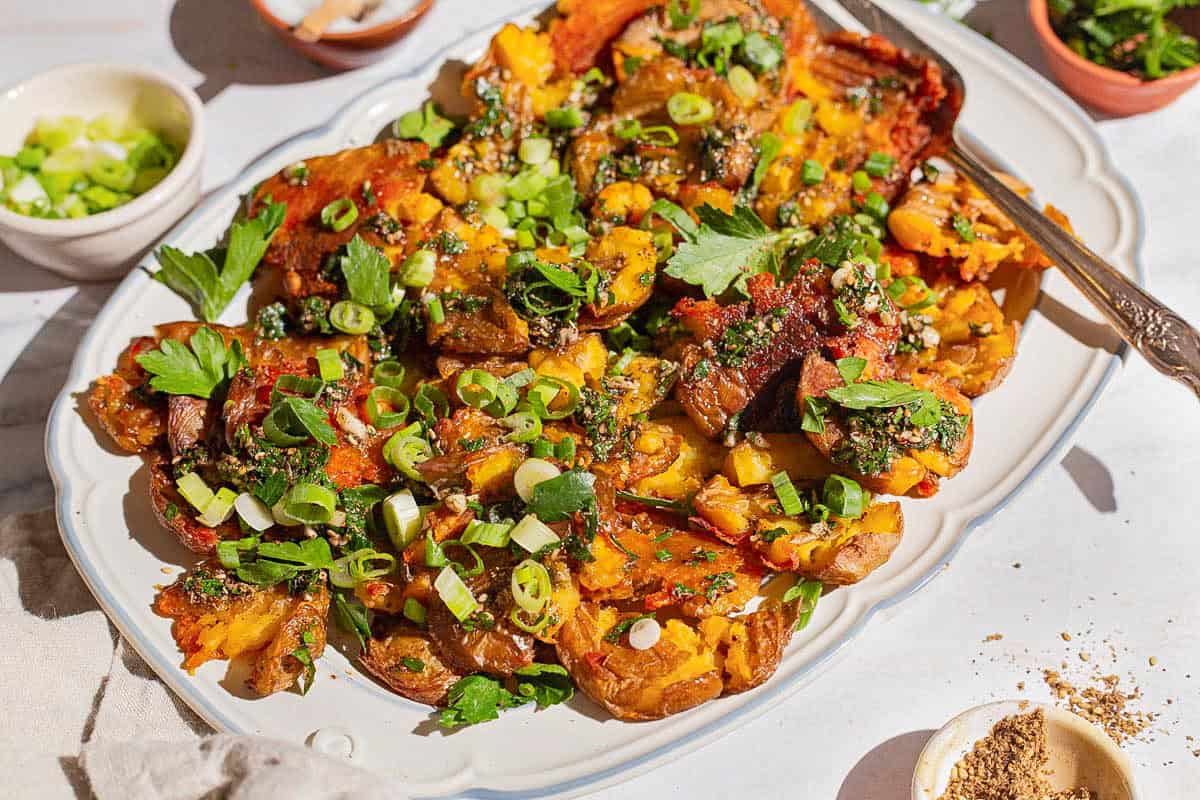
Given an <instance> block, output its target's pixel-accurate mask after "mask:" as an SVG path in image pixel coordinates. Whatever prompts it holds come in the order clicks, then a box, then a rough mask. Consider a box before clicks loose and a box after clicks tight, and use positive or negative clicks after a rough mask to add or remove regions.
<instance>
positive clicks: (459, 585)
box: [433, 566, 479, 622]
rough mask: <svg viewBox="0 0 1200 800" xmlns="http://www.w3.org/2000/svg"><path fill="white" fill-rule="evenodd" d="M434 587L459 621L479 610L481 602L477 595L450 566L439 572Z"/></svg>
mask: <svg viewBox="0 0 1200 800" xmlns="http://www.w3.org/2000/svg"><path fill="white" fill-rule="evenodd" d="M433 588H434V589H435V590H436V591H437V593H438V597H440V598H442V602H443V603H445V604H446V608H448V609H450V613H451V614H453V615H454V618H455V619H457V620H458V621H459V622H462V621H463V620H465V619H467V618H468V617H470V616H471V615H472V614H474V613H475V612H476V611H478V610H479V603H478V602H476V600H475V595H473V594H471V590H470V589H468V588H467V585H466V584H465V583H463V582H462V578H460V577H458V573H457V572H455V571H454V570H453V569H451V568H450V567H448V566H447V567H443V568H442V571H441V572H439V573H438V576H437V578H435V579H434V581H433Z"/></svg>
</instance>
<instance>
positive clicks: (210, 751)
mask: <svg viewBox="0 0 1200 800" xmlns="http://www.w3.org/2000/svg"><path fill="white" fill-rule="evenodd" d="M0 642H3V643H4V647H0V708H2V709H4V711H3V720H4V724H3V725H0V774H2V775H4V776H5V778H4V779H3V780H2V781H0V786H3V790H2V791H0V797H3V799H4V800H20V799H22V798H37V800H58V798H72V797H79V798H89V797H96V798H99V800H110V798H111V799H112V800H202V799H203V800H209V799H210V798H218V797H219V798H231V799H233V800H279V798H288V800H308V798H312V799H313V800H317V799H318V798H320V799H321V800H324V799H325V798H350V797H353V798H356V799H357V798H367V799H368V800H374V799H375V798H388V800H392V798H397V799H399V798H404V797H405V796H406V795H403V794H401V793H400V789H399V788H397V787H395V786H394V785H393V783H392V782H391V781H388V780H385V779H383V778H380V777H378V776H376V775H374V774H373V773H370V772H367V771H366V770H363V769H360V768H358V767H356V766H353V765H351V764H349V763H347V762H345V761H340V760H337V759H335V758H333V757H330V756H325V755H321V754H319V753H315V752H313V751H311V750H309V749H308V748H305V747H302V746H299V745H293V744H288V743H285V742H278V741H272V740H269V739H262V738H257V737H251V736H227V735H216V736H214V735H212V730H211V729H210V728H209V727H208V725H206V724H205V723H204V722H203V721H202V720H201V719H200V718H198V717H197V716H196V715H195V714H193V713H192V711H191V710H190V709H189V708H188V707H187V706H185V705H184V704H183V703H182V702H180V701H179V700H178V699H177V698H176V697H175V696H174V695H172V694H171V693H170V692H169V691H168V690H167V688H166V687H165V686H164V685H163V684H162V682H160V681H159V680H158V678H157V677H155V675H154V673H153V672H152V671H151V670H150V668H149V667H148V666H146V663H145V662H144V661H142V659H141V657H140V656H138V654H137V653H136V652H134V650H133V649H132V648H131V647H129V646H128V645H127V644H126V643H125V642H124V641H123V640H122V639H121V637H120V636H119V635H118V634H117V632H116V630H115V629H113V627H112V626H111V625H110V624H109V622H108V619H107V618H106V617H105V616H104V613H103V612H102V611H101V610H100V608H99V607H98V606H97V605H96V601H95V599H94V598H93V597H92V595H91V593H90V592H89V591H88V589H87V586H86V585H84V583H83V580H82V579H81V578H80V577H79V575H78V574H77V573H76V572H75V567H74V566H73V565H72V564H71V561H70V559H69V558H68V557H67V553H66V551H65V550H64V549H63V546H62V542H61V541H60V540H59V536H58V528H57V525H56V523H55V520H54V511H53V510H52V509H45V510H43V511H37V512H33V513H29V514H14V515H11V516H8V517H5V518H3V519H0Z"/></svg>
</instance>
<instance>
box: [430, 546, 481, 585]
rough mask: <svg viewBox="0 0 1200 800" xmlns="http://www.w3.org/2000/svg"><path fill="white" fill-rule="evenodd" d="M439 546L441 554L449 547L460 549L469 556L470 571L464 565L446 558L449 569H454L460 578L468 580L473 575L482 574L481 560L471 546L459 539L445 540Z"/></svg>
mask: <svg viewBox="0 0 1200 800" xmlns="http://www.w3.org/2000/svg"><path fill="white" fill-rule="evenodd" d="M440 546H441V548H442V552H443V553H444V552H445V551H446V550H448V549H450V548H451V547H461V548H462V549H463V550H466V551H467V553H468V554H470V556H471V561H472V566H471V568H470V569H468V568H467V565H466V564H462V563H460V562H458V561H455V560H454V559H452V558H449V557H448V556H447V562H448V563H449V564H450V566H451V567H453V568H454V571H455V572H457V573H458V574H459V575H461V576H462V577H464V578H470V577H472V576H474V575H482V574H483V558H481V557H480V555H479V553H478V552H476V550H475V547H474V546H473V545H469V544H467V543H466V542H464V541H462V540H461V539H447V540H446V541H444V542H442V543H441V545H440Z"/></svg>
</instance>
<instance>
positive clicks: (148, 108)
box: [0, 63, 205, 280]
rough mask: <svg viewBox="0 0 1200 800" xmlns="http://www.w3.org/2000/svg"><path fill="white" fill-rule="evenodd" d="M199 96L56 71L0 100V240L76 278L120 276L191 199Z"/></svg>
mask: <svg viewBox="0 0 1200 800" xmlns="http://www.w3.org/2000/svg"><path fill="white" fill-rule="evenodd" d="M204 144H205V136H204V113H203V106H202V104H201V102H200V98H199V97H197V96H196V93H195V92H193V91H192V90H191V89H189V88H188V87H187V86H184V85H183V84H182V83H180V82H178V81H176V80H174V79H173V78H169V77H167V76H165V75H161V74H158V73H156V72H153V71H151V70H147V69H143V68H141V67H135V66H127V65H121V64H100V63H84V64H71V65H68V66H63V67H57V68H55V69H52V70H49V71H48V72H43V73H41V74H40V75H37V76H35V77H33V78H30V79H29V80H26V81H24V82H22V83H19V84H17V85H16V86H13V87H11V88H9V89H8V90H6V91H5V92H4V93H3V94H0V241H3V242H4V243H5V244H6V245H8V246H9V247H10V248H11V249H12V250H13V251H14V252H16V253H17V254H19V255H21V256H23V257H25V258H26V259H28V260H29V261H31V262H33V263H35V264H38V265H39V266H42V267H45V268H47V269H50V270H52V271H54V272H57V273H59V274H61V275H64V276H66V277H69V278H73V279H77V280H104V279H109V278H113V277H116V276H118V275H120V274H121V273H123V272H125V271H127V270H128V269H129V268H130V266H131V265H132V263H133V262H134V260H135V259H136V258H137V257H138V256H139V255H141V254H142V253H143V252H144V251H145V250H146V249H147V248H148V247H150V246H151V245H152V244H153V243H154V242H155V241H156V240H157V239H158V238H159V237H160V236H161V235H162V234H163V233H164V232H165V231H166V230H167V228H169V227H170V226H171V225H172V224H174V223H175V222H176V221H177V220H178V219H179V218H180V217H182V216H183V214H185V213H186V212H187V211H188V210H189V209H190V208H191V207H192V206H193V205H194V204H195V203H196V201H197V200H198V199H199V196H200V172H201V164H202V161H203V152H204Z"/></svg>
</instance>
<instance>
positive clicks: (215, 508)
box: [196, 486, 237, 528]
mask: <svg viewBox="0 0 1200 800" xmlns="http://www.w3.org/2000/svg"><path fill="white" fill-rule="evenodd" d="M235 500H237V492H235V491H233V490H231V489H226V488H225V487H224V486H222V487H221V488H220V489H218V490H217V493H216V494H215V495H213V499H212V500H209V501H208V505H206V506H205V507H204V511H203V512H202V513H201V514H200V516H198V517H196V519H197V520H198V521H199V522H200V524H201V525H207V526H208V527H210V528H215V527H217V526H218V525H220V524H222V523H223V522H225V520H227V519H229V517H230V516H231V515H232V514H233V502H234V501H235Z"/></svg>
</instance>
